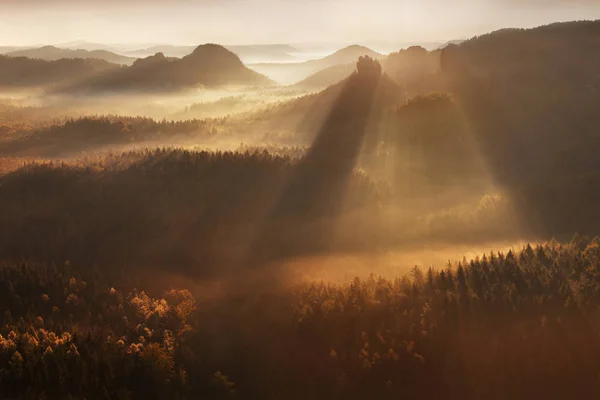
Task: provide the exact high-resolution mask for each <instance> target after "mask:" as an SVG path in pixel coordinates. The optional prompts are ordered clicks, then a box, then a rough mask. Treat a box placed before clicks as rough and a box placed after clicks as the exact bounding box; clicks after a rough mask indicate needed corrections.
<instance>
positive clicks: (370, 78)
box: [245, 64, 381, 266]
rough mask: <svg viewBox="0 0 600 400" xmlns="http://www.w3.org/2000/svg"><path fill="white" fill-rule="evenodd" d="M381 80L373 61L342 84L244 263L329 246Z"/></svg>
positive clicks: (259, 263)
mask: <svg viewBox="0 0 600 400" xmlns="http://www.w3.org/2000/svg"><path fill="white" fill-rule="evenodd" d="M369 68H373V69H369ZM359 71H360V69H359ZM380 78H381V70H380V67H379V64H377V67H368V68H367V70H366V71H365V70H362V71H360V73H356V74H354V75H352V76H351V77H350V78H349V79H348V80H347V81H346V82H345V83H344V86H343V88H342V90H341V91H340V95H339V97H338V99H337V101H336V102H335V103H334V104H333V106H332V108H331V110H330V112H329V114H328V116H327V117H326V118H325V121H324V122H323V124H322V126H321V128H320V129H319V131H318V133H317V135H316V137H315V139H314V141H313V144H312V146H311V148H310V150H309V151H308V153H307V155H306V157H305V158H303V159H302V161H300V163H299V164H298V166H297V167H296V171H295V173H294V175H293V177H292V178H291V180H290V181H289V182H288V183H287V185H286V186H285V188H284V189H283V191H282V193H281V196H280V197H279V199H278V200H277V201H276V202H275V204H274V205H273V206H272V209H271V211H270V212H269V213H268V214H267V215H266V217H265V221H264V224H263V225H262V227H261V228H260V229H259V231H258V234H257V237H256V239H255V241H254V245H252V246H251V248H250V250H249V252H248V255H247V257H246V259H245V263H247V264H250V265H252V266H262V265H267V264H268V263H269V262H271V261H274V260H277V259H281V258H287V257H294V256H297V255H299V254H307V253H315V252H321V251H326V250H328V249H329V248H330V246H331V244H332V240H333V230H334V228H335V223H336V220H337V219H338V217H339V216H340V214H341V213H342V212H343V209H344V206H345V205H346V203H347V201H351V200H349V199H347V194H348V185H349V181H350V178H351V176H352V173H353V170H354V167H355V166H356V162H357V159H358V157H359V154H360V152H361V149H362V146H363V142H364V139H365V134H366V131H367V125H368V122H369V117H370V115H371V110H372V103H373V99H374V97H375V93H376V90H377V88H378V85H379V81H380Z"/></svg>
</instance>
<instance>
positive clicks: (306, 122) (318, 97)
mask: <svg viewBox="0 0 600 400" xmlns="http://www.w3.org/2000/svg"><path fill="white" fill-rule="evenodd" d="M377 65H379V63H378V62H377ZM364 80H365V79H364V78H363V77H361V76H360V75H359V74H357V68H356V63H355V64H354V67H353V71H352V73H351V75H350V76H348V77H347V78H346V79H344V80H342V81H341V82H337V83H336V84H333V85H331V86H329V87H328V88H326V89H325V90H322V91H320V92H317V93H313V94H309V95H306V96H303V97H300V98H297V99H294V100H290V101H286V102H283V103H280V104H277V105H274V106H271V107H270V108H269V109H267V110H264V111H260V112H257V113H254V114H253V115H251V116H249V117H246V119H244V123H246V124H249V125H252V126H253V127H255V128H256V129H255V130H257V131H259V132H274V134H275V135H277V132H292V137H291V142H290V144H297V142H298V141H300V142H304V143H310V142H311V141H312V139H313V138H314V136H315V135H316V134H317V132H318V131H319V130H320V129H321V128H322V127H323V124H324V123H325V121H327V119H328V118H329V116H330V114H331V112H332V110H333V109H335V107H336V105H337V104H339V103H340V102H341V101H343V102H344V103H345V104H347V105H348V106H347V110H351V109H352V107H353V106H352V104H360V103H361V99H360V97H361V96H363V95H364V93H365V92H366V91H367V90H348V88H349V87H354V86H355V84H356V83H357V82H358V83H360V82H363V81H364ZM372 85H375V88H374V90H372V93H373V97H372V99H371V102H370V107H372V110H371V112H372V115H371V117H372V121H371V122H375V121H377V119H378V118H377V116H378V115H379V113H381V112H383V111H384V110H385V109H387V108H388V107H390V106H393V105H396V104H399V103H400V102H402V101H403V95H402V89H401V88H400V86H398V85H397V84H396V83H395V82H394V81H393V80H392V79H390V78H389V77H388V76H387V75H385V74H383V75H381V76H380V78H378V79H377V80H376V81H375V83H372ZM359 86H360V85H359ZM367 86H368V85H367ZM368 91H371V88H369V90H368ZM341 97H344V99H341ZM356 111H360V110H356ZM354 115H355V113H354V112H351V111H348V113H347V114H345V119H344V120H343V121H342V120H340V121H338V128H343V127H344V126H347V125H349V124H350V125H351V124H352V121H353V118H354ZM336 129H337V128H336ZM267 139H268V138H267ZM285 140H287V139H286V138H277V141H284V142H285Z"/></svg>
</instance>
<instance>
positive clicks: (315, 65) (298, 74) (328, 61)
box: [249, 45, 383, 84]
mask: <svg viewBox="0 0 600 400" xmlns="http://www.w3.org/2000/svg"><path fill="white" fill-rule="evenodd" d="M361 56H369V57H371V58H374V59H380V58H382V57H383V54H380V53H377V52H376V51H374V50H371V49H369V48H368V47H365V46H360V45H351V46H347V47H344V48H343V49H340V50H338V51H336V52H335V53H333V54H330V55H328V56H326V57H323V58H319V59H316V60H309V61H304V62H302V63H283V64H282V63H259V64H252V65H249V67H250V68H252V69H253V70H255V71H257V72H260V73H261V74H264V75H267V76H269V77H271V78H272V79H274V80H275V81H277V82H279V83H281V84H292V83H296V82H298V81H300V80H302V79H305V78H307V77H309V76H310V75H312V74H315V73H317V72H319V71H321V70H324V69H326V68H330V67H333V66H335V65H339V64H350V63H355V62H356V60H357V59H358V58H359V57H361Z"/></svg>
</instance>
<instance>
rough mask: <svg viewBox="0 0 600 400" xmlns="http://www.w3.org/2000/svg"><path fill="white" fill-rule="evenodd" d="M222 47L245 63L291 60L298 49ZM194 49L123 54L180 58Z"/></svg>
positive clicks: (154, 49)
mask: <svg viewBox="0 0 600 400" xmlns="http://www.w3.org/2000/svg"><path fill="white" fill-rule="evenodd" d="M223 47H225V48H226V49H227V50H229V51H231V52H232V53H235V54H236V55H237V56H238V57H239V58H240V59H241V60H242V61H243V62H245V63H248V62H262V61H288V60H293V59H294V57H293V56H292V55H291V53H294V52H298V49H296V48H294V47H292V46H290V45H287V44H259V45H231V46H227V45H224V46H223ZM195 49H196V46H176V45H156V46H151V47H147V48H142V49H137V50H131V51H126V52H124V54H125V55H127V56H134V57H148V56H150V55H153V54H156V53H163V54H164V55H165V56H167V57H178V58H182V57H185V56H187V55H189V54H191V53H192V52H193V51H194V50H195Z"/></svg>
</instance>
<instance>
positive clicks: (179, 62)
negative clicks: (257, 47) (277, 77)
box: [65, 44, 273, 92]
mask: <svg viewBox="0 0 600 400" xmlns="http://www.w3.org/2000/svg"><path fill="white" fill-rule="evenodd" d="M272 83H273V82H271V81H270V80H269V79H268V78H267V77H265V76H263V75H260V74H259V73H256V72H254V71H252V70H250V69H248V68H246V67H245V66H244V64H243V63H242V62H241V60H240V59H239V57H238V56H236V55H235V54H233V53H232V52H230V51H229V50H227V49H226V48H224V47H223V46H220V45H216V44H204V45H201V46H198V47H197V48H196V49H195V50H194V51H193V52H192V53H191V54H189V55H187V56H185V57H183V58H173V57H165V55H164V54H162V53H157V54H155V55H154V56H150V57H147V58H143V59H138V60H137V61H135V62H134V63H133V65H132V66H130V67H124V68H122V69H120V70H115V71H113V72H112V73H108V74H104V75H102V76H97V77H94V78H92V79H90V80H87V81H83V82H81V83H78V84H76V85H72V86H69V87H67V88H65V90H67V91H75V92H81V91H112V92H120V91H142V92H143V91H164V90H180V89H186V88H192V87H196V86H224V85H258V86H266V85H272Z"/></svg>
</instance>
